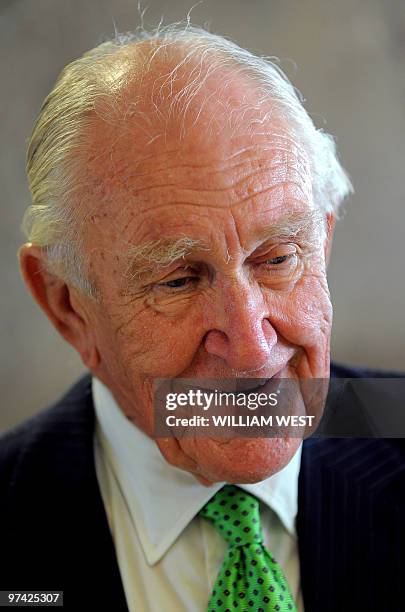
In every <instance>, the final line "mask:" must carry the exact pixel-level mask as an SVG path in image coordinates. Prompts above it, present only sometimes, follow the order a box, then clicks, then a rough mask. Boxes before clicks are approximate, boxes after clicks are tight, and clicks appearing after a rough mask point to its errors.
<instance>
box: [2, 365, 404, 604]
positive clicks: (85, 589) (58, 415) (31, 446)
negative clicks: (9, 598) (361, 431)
mask: <svg viewBox="0 0 405 612" xmlns="http://www.w3.org/2000/svg"><path fill="white" fill-rule="evenodd" d="M332 375H333V376H338V377H339V376H340V377H354V376H374V375H381V374H379V373H374V372H370V371H360V370H356V371H355V370H352V369H348V368H344V367H343V366H333V367H332ZM93 433H94V407H93V402H92V394H91V377H90V374H87V375H85V376H84V377H82V378H81V379H80V380H79V381H78V382H77V383H76V384H75V385H74V386H73V387H72V388H71V389H70V390H69V391H68V392H67V393H66V394H65V395H64V397H63V398H62V399H61V400H59V401H58V402H56V403H55V404H54V405H53V406H51V407H50V408H48V409H47V410H46V411H44V412H42V413H40V414H38V415H37V416H35V417H33V418H31V419H29V420H28V421H26V422H24V423H22V424H21V425H19V426H17V427H15V428H14V429H13V430H10V431H9V432H7V433H6V434H4V435H3V436H2V437H1V438H0V547H1V548H0V550H1V554H0V558H1V561H0V590H12V589H15V590H36V591H39V590H41V589H44V590H53V589H55V590H63V591H64V609H65V610H69V611H70V610H78V611H81V610H85V611H86V612H87V611H90V610H91V611H93V610H94V611H97V612H98V611H101V610H107V611H108V612H124V611H125V612H127V611H128V608H127V605H126V600H125V595H124V591H123V586H122V582H121V577H120V573H119V568H118V564H117V559H116V555H115V550H114V545H113V541H112V538H111V535H110V531H109V527H108V522H107V517H106V514H105V510H104V505H103V501H102V498H101V494H100V490H99V487H98V482H97V476H96V471H95V465H94V455H93ZM298 508H299V511H298V518H297V530H298V543H299V556H300V566H301V580H302V589H303V596H304V604H305V610H306V612H351V611H352V610H353V611H354V610H356V611H357V612H363V611H364V612H366V611H367V612H374V611H375V612H377V611H378V612H400V611H401V612H402V611H403V610H405V586H404V584H405V577H404V575H403V573H404V563H403V554H404V553H403V551H404V549H405V451H404V444H403V441H402V440H400V439H351V438H333V439H325V438H310V439H308V440H306V441H305V442H304V446H303V453H302V463H301V471H300V476H299V500H298ZM140 612H146V611H140ZM162 612H165V611H164V610H163V611H162Z"/></svg>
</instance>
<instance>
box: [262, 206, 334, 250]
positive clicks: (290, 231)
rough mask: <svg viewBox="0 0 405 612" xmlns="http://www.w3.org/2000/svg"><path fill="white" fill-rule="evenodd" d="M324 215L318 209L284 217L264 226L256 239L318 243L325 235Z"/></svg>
mask: <svg viewBox="0 0 405 612" xmlns="http://www.w3.org/2000/svg"><path fill="white" fill-rule="evenodd" d="M325 228H326V225H325V215H324V214H323V213H322V212H321V211H320V210H318V209H314V210H310V211H305V212H295V213H291V214H290V215H286V216H285V217H283V218H282V219H280V220H279V221H277V222H276V223H270V224H264V225H263V226H262V227H261V228H260V230H259V232H258V238H259V239H260V238H261V239H263V240H283V239H284V240H285V239H288V238H291V239H295V240H300V239H302V240H305V241H310V242H314V243H318V242H319V240H320V239H321V238H322V237H323V236H324V233H325Z"/></svg>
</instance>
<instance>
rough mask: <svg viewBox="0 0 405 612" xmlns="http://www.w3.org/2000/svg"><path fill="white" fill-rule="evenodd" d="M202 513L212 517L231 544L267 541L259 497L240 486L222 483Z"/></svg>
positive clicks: (205, 516) (216, 526)
mask: <svg viewBox="0 0 405 612" xmlns="http://www.w3.org/2000/svg"><path fill="white" fill-rule="evenodd" d="M200 515H201V516H203V517H204V518H206V519H207V520H209V521H211V522H212V523H213V525H214V527H215V528H216V529H217V531H218V532H219V533H220V534H221V535H222V536H223V537H224V538H225V540H226V541H227V542H229V543H230V544H231V545H235V546H243V545H245V544H252V543H255V544H258V543H261V542H262V541H263V534H262V530H261V524H260V515H259V501H258V500H257V499H256V497H253V495H249V493H246V492H245V491H243V490H242V489H239V487H236V486H234V485H225V486H224V487H222V489H220V490H219V491H218V493H216V494H215V495H214V497H212V498H211V499H210V500H209V502H207V503H206V504H205V506H204V508H203V509H202V510H201V512H200Z"/></svg>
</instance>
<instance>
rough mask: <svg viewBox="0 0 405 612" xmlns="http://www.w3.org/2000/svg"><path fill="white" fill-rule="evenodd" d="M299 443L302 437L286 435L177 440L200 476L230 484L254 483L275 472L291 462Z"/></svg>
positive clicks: (211, 480)
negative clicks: (280, 436)
mask: <svg viewBox="0 0 405 612" xmlns="http://www.w3.org/2000/svg"><path fill="white" fill-rule="evenodd" d="M300 444H301V438H288V437H286V438H234V439H232V440H224V439H216V440H214V439H212V438H194V439H193V440H190V439H188V440H187V441H186V439H183V440H181V441H180V446H182V447H183V449H184V450H185V451H186V452H187V454H188V455H189V456H191V457H192V458H193V460H194V461H195V462H196V464H197V466H198V472H199V474H200V475H201V476H203V477H204V478H206V479H207V480H209V481H210V482H212V483H214V482H228V483H231V484H237V483H239V484H254V483H257V482H261V481H262V480H265V479H266V478H269V477H270V476H272V475H273V474H276V473H277V472H279V471H280V470H282V469H283V468H284V467H285V466H286V465H287V464H288V463H289V462H290V460H291V459H292V458H293V456H294V455H295V453H296V451H297V450H298V447H299V445H300ZM185 445H187V447H188V448H187V449H185V448H184V446H185Z"/></svg>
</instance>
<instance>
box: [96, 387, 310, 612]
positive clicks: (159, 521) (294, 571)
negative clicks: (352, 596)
mask: <svg viewBox="0 0 405 612" xmlns="http://www.w3.org/2000/svg"><path fill="white" fill-rule="evenodd" d="M92 392H93V401H94V406H95V412H96V428H95V436H94V452H95V462H96V471H97V478H98V482H99V485H100V490H101V495H102V499H103V502H104V506H105V509H106V513H107V518H108V522H109V526H110V530H111V534H112V538H113V541H114V546H115V552H116V555H117V560H118V566H119V569H120V573H121V578H122V583H123V586H124V590H125V595H126V600H127V604H128V608H129V610H130V612H140V611H142V612H206V610H207V603H208V601H209V598H210V595H211V592H212V589H213V586H214V583H215V581H216V578H217V576H218V572H219V569H220V567H221V564H222V561H223V558H224V555H225V552H226V550H227V547H228V544H227V542H226V541H225V540H224V539H223V538H222V537H221V535H220V534H219V533H218V532H217V531H216V530H215V528H214V527H213V526H212V525H211V524H210V523H209V522H208V521H207V520H206V519H204V518H202V517H199V516H196V515H197V514H198V512H199V511H200V510H201V508H202V507H203V506H204V505H205V504H206V503H207V501H208V500H209V499H210V498H211V497H212V496H213V495H214V494H215V493H216V492H217V491H218V490H219V489H220V488H221V487H222V486H223V484H224V483H222V484H221V483H218V484H215V485H213V486H211V487H204V486H203V485H201V484H200V483H199V482H198V481H197V480H196V479H195V478H194V476H192V475H191V474H189V473H188V472H184V471H183V470H180V469H177V468H175V467H173V466H171V465H170V464H169V463H167V461H166V460H165V459H164V458H163V456H162V455H161V454H160V451H159V449H158V447H157V445H156V443H155V442H154V440H152V439H151V438H149V437H148V436H146V435H145V434H144V433H143V432H142V431H140V430H139V429H138V428H137V427H136V426H135V425H134V424H133V423H131V421H129V420H128V419H127V418H126V417H125V415H124V414H123V413H122V411H121V409H120V408H119V406H118V404H117V402H116V401H115V399H114V397H113V395H112V394H111V392H110V390H109V389H108V388H107V387H106V386H105V385H104V384H103V383H102V382H101V381H100V380H99V379H97V378H95V377H93V379H92ZM300 461H301V446H300V447H299V449H298V451H297V453H296V454H295V455H294V457H293V459H292V460H291V461H290V463H289V464H288V465H287V466H286V467H285V468H284V469H283V470H281V471H280V472H278V473H277V474H275V475H274V476H271V477H270V478H268V479H267V480H264V481H262V482H260V483H257V484H254V485H245V484H241V485H238V486H240V487H241V488H242V489H244V490H245V491H247V492H249V493H252V494H254V495H255V496H256V497H257V498H258V499H259V500H260V516H261V521H262V528H263V533H264V540H265V544H266V546H267V548H268V549H269V550H270V551H271V552H272V553H273V555H274V557H275V558H276V559H277V561H278V562H279V564H280V565H281V567H282V569H283V571H284V574H285V576H286V578H287V581H288V584H289V586H290V590H291V593H292V595H293V597H294V599H295V601H296V603H297V605H298V610H299V612H303V605H302V596H301V589H300V572H299V557H298V548H297V536H296V531H295V517H296V514H297V494H298V474H299V469H300Z"/></svg>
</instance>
